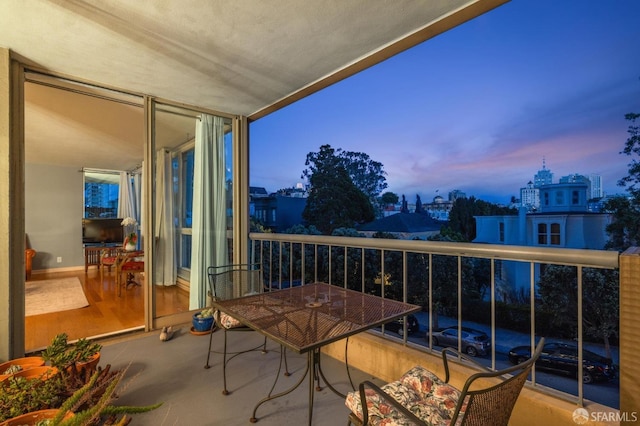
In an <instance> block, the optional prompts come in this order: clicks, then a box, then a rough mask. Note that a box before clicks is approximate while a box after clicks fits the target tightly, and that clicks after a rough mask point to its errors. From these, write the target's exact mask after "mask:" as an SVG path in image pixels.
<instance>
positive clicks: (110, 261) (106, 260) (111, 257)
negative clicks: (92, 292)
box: [98, 247, 117, 282]
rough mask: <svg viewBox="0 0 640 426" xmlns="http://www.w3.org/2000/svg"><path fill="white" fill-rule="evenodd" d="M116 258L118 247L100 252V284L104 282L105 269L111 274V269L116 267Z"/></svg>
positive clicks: (106, 248)
mask: <svg viewBox="0 0 640 426" xmlns="http://www.w3.org/2000/svg"><path fill="white" fill-rule="evenodd" d="M116 258H117V247H104V248H102V249H101V250H100V264H99V265H98V268H100V282H103V281H104V270H105V268H106V269H107V270H108V272H109V273H111V267H113V266H114V265H115V263H116Z"/></svg>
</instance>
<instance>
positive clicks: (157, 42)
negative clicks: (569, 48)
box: [0, 0, 507, 143]
mask: <svg viewBox="0 0 640 426" xmlns="http://www.w3.org/2000/svg"><path fill="white" fill-rule="evenodd" d="M506 1H507V0H423V1H416V0H393V1H383V0H373V1H372V0H348V1H345V0H322V1H301V0H273V1H255V0H236V1H221V0H219V1H204V2H203V1H193V0H180V1H177V0H173V1H171V0H138V1H129V0H112V1H109V2H104V1H102V0H85V1H81V0H48V1H47V0H29V1H23V0H3V1H2V3H1V4H0V45H1V46H2V47H6V48H9V49H11V50H12V52H13V53H14V54H15V55H16V57H17V58H18V59H20V60H21V61H22V62H24V63H25V64H27V66H28V67H33V68H34V69H37V70H44V71H48V72H49V71H50V72H53V73H55V74H57V75H61V76H68V77H72V78H77V79H81V80H83V81H85V82H92V83H97V84H100V85H103V86H106V87H111V88H119V89H124V90H126V91H130V92H134V93H139V94H148V95H152V96H156V97H159V98H164V99H170V100H173V101H178V102H182V103H185V104H189V105H195V106H199V107H204V108H208V109H211V110H215V111H221V112H225V113H230V114H239V115H246V116H249V117H250V118H251V119H257V118H260V117H262V116H264V115H266V114H268V113H269V112H272V111H274V110H277V109H278V108H281V107H282V106H285V105H287V104H289V103H291V102H294V101H295V100H298V99H300V98H302V97H304V96H307V95H309V94H311V93H313V92H315V91H318V90H320V89H322V88H324V87H326V86H328V85H330V84H332V83H334V82H336V81H339V80H341V79H343V78H346V77H348V76H350V75H353V74H355V73H357V72H358V71H360V70H362V69H365V68H367V67H369V66H371V65H374V64H376V63H378V62H380V61H382V60H384V59H386V58H388V57H390V56H392V55H394V54H395V53H398V52H400V51H402V50H405V49H407V48H409V47H412V46H414V45H416V44H418V43H420V42H422V41H424V40H427V39H429V38H431V37H433V36H435V35H437V34H439V33H442V32H444V31H446V30H448V29H450V28H452V27H454V26H456V25H458V24H461V23H463V22H465V21H467V20H469V19H472V18H474V17H476V16H478V15H480V14H482V13H484V12H486V11H488V10H490V9H492V8H494V7H496V6H498V5H500V4H502V3H505V2H506ZM27 102H29V99H28V98H27ZM27 108H28V106H27ZM57 114H63V111H60V110H59V109H58V111H57ZM39 116H44V117H40V118H41V119H46V116H47V114H46V113H43V114H39ZM34 119H35V118H34ZM39 126H40V127H45V128H46V126H47V124H40V125H39ZM85 141H87V139H85ZM87 143H88V142H87Z"/></svg>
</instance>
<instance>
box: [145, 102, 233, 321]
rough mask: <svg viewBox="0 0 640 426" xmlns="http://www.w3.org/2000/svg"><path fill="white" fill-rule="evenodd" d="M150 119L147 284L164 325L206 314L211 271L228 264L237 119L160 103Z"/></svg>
mask: <svg viewBox="0 0 640 426" xmlns="http://www.w3.org/2000/svg"><path fill="white" fill-rule="evenodd" d="M152 116H153V120H152V122H153V126H152V128H153V132H152V137H151V140H152V150H151V152H152V153H151V155H149V157H150V160H151V176H152V177H153V178H152V182H153V185H152V197H151V198H152V199H151V206H152V211H151V214H150V215H148V216H147V217H149V219H150V220H151V221H152V223H151V226H150V227H149V229H151V235H150V237H151V238H150V239H149V243H150V244H151V245H152V253H153V255H152V265H150V267H151V268H152V271H151V274H150V275H151V277H152V278H151V280H152V282H151V283H150V284H151V292H152V293H151V296H152V300H153V306H154V318H163V317H166V316H169V315H173V314H178V313H181V312H186V311H190V310H195V309H200V308H203V307H205V306H206V305H207V291H208V284H207V274H206V271H207V267H208V266H212V265H219V264H228V263H231V256H232V249H231V247H233V238H232V231H233V208H232V205H233V196H232V185H233V174H232V172H233V162H232V157H233V156H232V153H233V140H234V137H233V119H232V117H228V116H227V117H225V116H222V115H217V114H210V113H205V112H203V111H198V110H194V109H188V108H185V107H182V106H175V105H171V104H168V103H160V102H154V103H152ZM147 247H149V246H147ZM163 322H164V321H163V320H162V319H160V322H159V324H162V323H163Z"/></svg>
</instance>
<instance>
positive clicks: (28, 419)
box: [0, 408, 74, 426]
mask: <svg viewBox="0 0 640 426" xmlns="http://www.w3.org/2000/svg"><path fill="white" fill-rule="evenodd" d="M59 411H60V410H58V409H57V408H55V409H49V410H39V411H33V412H31V413H26V414H22V415H20V416H18V417H14V418H12V419H9V420H5V421H4V422H2V423H0V426H33V425H35V424H36V423H38V422H39V421H40V420H45V419H53V418H54V417H55V416H57V415H58V412H59ZM73 416H74V414H73V413H72V412H71V411H68V412H67V414H65V415H64V417H63V419H64V420H67V419H70V418H72V417H73Z"/></svg>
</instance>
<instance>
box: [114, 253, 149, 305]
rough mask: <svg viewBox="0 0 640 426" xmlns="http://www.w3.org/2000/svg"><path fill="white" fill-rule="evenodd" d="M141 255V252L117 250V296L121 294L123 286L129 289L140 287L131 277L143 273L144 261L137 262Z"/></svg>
mask: <svg viewBox="0 0 640 426" xmlns="http://www.w3.org/2000/svg"><path fill="white" fill-rule="evenodd" d="M143 254H144V253H143V252H141V251H134V252H128V251H124V250H121V249H120V250H118V254H117V256H116V261H115V266H116V288H117V295H118V296H120V295H121V294H122V287H123V286H124V287H126V288H129V286H131V285H141V284H140V283H138V282H136V281H134V277H133V275H134V274H136V273H139V274H140V273H143V272H144V260H138V259H139V258H140V257H141V256H142V255H143ZM123 274H126V278H124V279H123Z"/></svg>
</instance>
